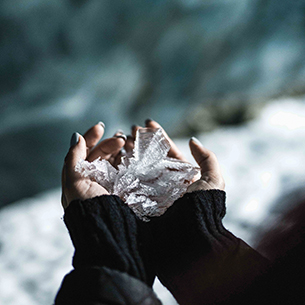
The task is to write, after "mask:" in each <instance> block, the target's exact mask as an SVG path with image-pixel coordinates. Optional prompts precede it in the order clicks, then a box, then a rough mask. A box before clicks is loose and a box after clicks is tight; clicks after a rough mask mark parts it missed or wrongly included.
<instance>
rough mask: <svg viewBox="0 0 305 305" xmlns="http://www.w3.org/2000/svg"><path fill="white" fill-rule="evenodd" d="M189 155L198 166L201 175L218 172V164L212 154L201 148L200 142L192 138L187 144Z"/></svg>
mask: <svg viewBox="0 0 305 305" xmlns="http://www.w3.org/2000/svg"><path fill="white" fill-rule="evenodd" d="M189 145H190V149H191V153H192V155H193V157H194V159H195V160H196V162H197V163H198V165H199V166H200V169H201V174H203V173H206V172H218V170H219V164H218V161H217V158H216V156H215V154H214V153H213V152H211V151H210V150H208V149H206V148H205V147H203V146H202V144H201V143H200V141H199V140H198V139H196V138H194V137H193V138H192V139H191V140H190V142H189Z"/></svg>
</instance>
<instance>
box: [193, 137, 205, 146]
mask: <svg viewBox="0 0 305 305" xmlns="http://www.w3.org/2000/svg"><path fill="white" fill-rule="evenodd" d="M191 140H192V141H194V142H195V143H197V144H198V145H200V146H202V144H201V142H200V141H199V140H198V139H197V138H195V137H192V138H191Z"/></svg>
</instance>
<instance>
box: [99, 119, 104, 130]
mask: <svg viewBox="0 0 305 305" xmlns="http://www.w3.org/2000/svg"><path fill="white" fill-rule="evenodd" d="M98 124H100V125H101V126H102V127H103V128H104V129H105V124H104V122H102V121H99V122H98Z"/></svg>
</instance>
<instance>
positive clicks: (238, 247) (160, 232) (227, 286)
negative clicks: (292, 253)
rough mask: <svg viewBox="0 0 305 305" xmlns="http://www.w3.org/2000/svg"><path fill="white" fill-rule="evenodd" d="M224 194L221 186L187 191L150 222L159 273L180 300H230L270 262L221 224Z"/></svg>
mask: <svg viewBox="0 0 305 305" xmlns="http://www.w3.org/2000/svg"><path fill="white" fill-rule="evenodd" d="M225 199H226V195H225V192H223V191H220V190H209V191H195V192H192V193H186V194H185V195H184V196H183V197H182V198H180V199H179V200H177V201H176V202H175V203H174V205H173V206H172V207H170V208H169V209H168V211H167V212H166V213H165V214H164V215H162V216H161V217H158V218H155V219H152V220H151V223H150V224H149V225H150V226H151V227H150V229H151V231H152V232H153V237H154V241H155V243H154V247H155V254H154V256H155V258H156V261H157V262H156V266H157V267H156V270H157V276H158V277H159V279H160V280H161V282H162V283H163V284H164V285H165V286H166V287H167V288H168V289H169V290H170V291H171V292H172V294H173V295H174V296H175V297H176V299H177V300H178V303H179V304H181V305H183V304H193V305H196V304H220V303H221V304H229V303H226V302H227V300H228V299H229V298H230V299H232V298H233V296H236V295H237V294H238V293H237V292H238V291H239V292H240V291H244V289H245V288H246V287H247V286H248V285H251V284H252V283H253V282H254V281H255V280H256V279H257V278H258V277H259V276H260V275H261V274H262V273H264V270H265V269H266V268H267V266H268V261H267V260H266V259H265V258H264V257H262V256H261V255H260V254H258V253H257V252H256V251H255V250H253V249H252V248H251V247H250V246H248V245H247V244H246V243H245V242H243V241H242V240H241V239H239V238H237V237H236V236H234V235H233V234H232V233H231V232H229V231H228V230H227V229H226V228H225V227H224V226H223V223H222V219H223V217H224V216H225V213H226V207H225ZM222 302H223V303H222Z"/></svg>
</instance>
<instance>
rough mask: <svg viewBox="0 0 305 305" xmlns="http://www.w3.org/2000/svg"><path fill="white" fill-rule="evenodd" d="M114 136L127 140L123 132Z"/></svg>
mask: <svg viewBox="0 0 305 305" xmlns="http://www.w3.org/2000/svg"><path fill="white" fill-rule="evenodd" d="M114 137H115V138H122V139H124V141H126V140H127V137H126V135H124V134H119V135H117V136H114Z"/></svg>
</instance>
